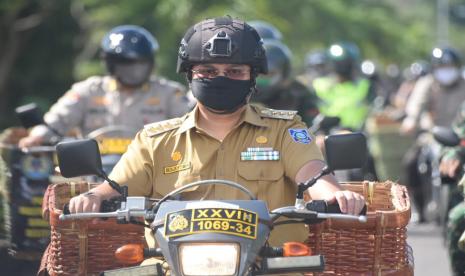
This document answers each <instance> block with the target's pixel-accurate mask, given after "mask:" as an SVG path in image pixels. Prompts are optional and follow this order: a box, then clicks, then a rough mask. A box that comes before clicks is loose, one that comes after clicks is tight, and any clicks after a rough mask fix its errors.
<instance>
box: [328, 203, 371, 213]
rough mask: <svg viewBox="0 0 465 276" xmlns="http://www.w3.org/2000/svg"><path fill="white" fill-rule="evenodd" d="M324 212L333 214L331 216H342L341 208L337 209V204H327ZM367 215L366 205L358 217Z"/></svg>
mask: <svg viewBox="0 0 465 276" xmlns="http://www.w3.org/2000/svg"><path fill="white" fill-rule="evenodd" d="M326 212H327V213H333V214H342V211H341V208H340V207H339V204H337V202H335V203H331V204H328V205H327V207H326ZM366 214H367V205H366V204H365V205H363V208H362V210H361V211H360V213H359V215H361V216H365V215H366Z"/></svg>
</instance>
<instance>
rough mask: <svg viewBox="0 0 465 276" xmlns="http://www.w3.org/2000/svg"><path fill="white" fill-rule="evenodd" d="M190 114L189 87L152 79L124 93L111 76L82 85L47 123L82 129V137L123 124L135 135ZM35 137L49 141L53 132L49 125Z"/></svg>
mask: <svg viewBox="0 0 465 276" xmlns="http://www.w3.org/2000/svg"><path fill="white" fill-rule="evenodd" d="M187 111H188V107H187V100H186V98H185V88H184V87H183V86H182V85H180V84H179V83H176V82H173V81H169V80H166V79H163V78H159V77H152V78H151V79H150V81H149V82H148V83H147V84H145V85H144V86H142V87H141V88H139V89H137V90H135V91H131V92H121V91H120V90H119V87H118V84H117V82H116V81H115V80H114V79H113V78H112V77H110V76H105V77H90V78H88V79H86V80H84V81H82V82H78V83H76V84H74V85H73V86H72V88H71V89H70V90H69V91H68V92H67V93H66V94H65V95H64V96H63V97H61V98H60V99H59V100H58V102H57V103H56V104H54V105H53V106H52V108H51V109H50V111H49V112H47V114H45V121H46V122H47V124H49V125H50V126H51V127H52V128H54V129H56V130H58V131H59V132H60V133H63V134H65V133H67V132H68V131H69V130H71V129H72V128H74V127H78V128H79V129H80V131H81V134H82V135H87V134H89V133H90V132H91V131H93V130H95V129H98V128H101V127H104V126H108V125H123V126H128V128H129V129H130V130H131V131H133V132H134V134H135V133H136V132H137V131H138V130H139V129H141V128H142V127H143V126H144V125H145V124H148V123H151V122H157V121H162V120H165V119H169V118H173V117H178V116H181V115H183V114H185V113H186V112H187ZM31 135H33V136H43V137H44V138H45V139H46V140H47V139H49V138H51V136H52V135H53V133H51V132H50V130H49V129H47V128H46V127H45V126H38V127H35V128H34V129H33V130H32V132H31Z"/></svg>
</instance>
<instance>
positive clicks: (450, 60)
mask: <svg viewBox="0 0 465 276" xmlns="http://www.w3.org/2000/svg"><path fill="white" fill-rule="evenodd" d="M461 64H462V60H461V57H460V54H459V52H458V51H457V50H456V49H454V48H451V47H438V48H434V49H433V51H432V52H431V65H432V66H433V67H437V66H441V65H454V66H456V67H460V66H461Z"/></svg>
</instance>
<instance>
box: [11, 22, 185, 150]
mask: <svg viewBox="0 0 465 276" xmlns="http://www.w3.org/2000/svg"><path fill="white" fill-rule="evenodd" d="M101 50H102V59H103V60H104V62H105V65H106V69H107V71H108V73H109V75H108V76H93V77H90V78H88V79H86V80H84V81H81V82H78V83H76V84H74V85H73V86H72V87H71V89H70V90H69V91H68V92H66V94H65V95H64V96H63V97H61V98H60V99H59V100H58V102H57V103H56V104H55V105H54V106H52V108H51V109H50V111H49V112H48V113H47V114H46V115H45V118H44V119H45V122H46V123H47V124H48V125H49V126H51V127H52V128H53V129H55V130H58V131H59V132H60V133H61V134H63V135H65V134H66V133H67V132H68V131H69V130H71V129H73V128H75V127H78V128H79V130H80V132H81V134H82V135H83V136H85V135H87V134H88V133H90V132H91V131H93V130H95V129H98V128H101V127H104V126H108V125H125V126H128V127H129V128H130V129H133V130H134V132H135V131H136V130H138V129H140V128H142V126H143V125H144V124H147V123H151V122H156V121H161V120H165V119H168V118H173V117H176V116H180V115H182V114H184V113H185V112H186V111H187V103H186V100H185V99H184V95H185V94H184V92H185V89H184V87H183V86H182V85H180V84H179V83H176V82H173V81H169V80H166V79H163V78H160V77H155V76H151V73H152V70H153V68H154V65H155V62H154V58H155V54H156V52H157V51H158V42H157V40H156V39H155V38H154V37H153V36H152V35H151V34H150V33H149V32H148V31H147V30H145V29H144V28H142V27H138V26H134V25H122V26H117V27H115V28H113V29H112V30H110V31H109V32H108V33H107V34H106V35H105V36H104V37H103V39H102V42H101ZM52 136H53V132H52V131H51V130H50V129H49V128H47V127H46V126H43V125H41V126H37V127H35V128H33V129H32V131H31V132H30V134H29V136H28V137H25V138H23V139H21V140H20V141H19V146H20V147H28V146H34V145H39V144H41V143H43V142H46V141H48V140H49V139H50V138H51V137H52Z"/></svg>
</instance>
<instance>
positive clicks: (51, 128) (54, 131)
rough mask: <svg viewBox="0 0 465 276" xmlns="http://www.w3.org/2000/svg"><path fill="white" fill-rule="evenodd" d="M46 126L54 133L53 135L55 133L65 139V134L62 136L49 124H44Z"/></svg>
mask: <svg viewBox="0 0 465 276" xmlns="http://www.w3.org/2000/svg"><path fill="white" fill-rule="evenodd" d="M44 125H45V126H46V127H47V128H48V129H50V131H51V132H53V133H54V134H55V135H57V136H58V137H60V138H63V137H64V135H63V134H61V133H60V132H59V131H58V130H56V129H54V128H53V127H51V126H50V125H49V124H47V123H46V122H44Z"/></svg>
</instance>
